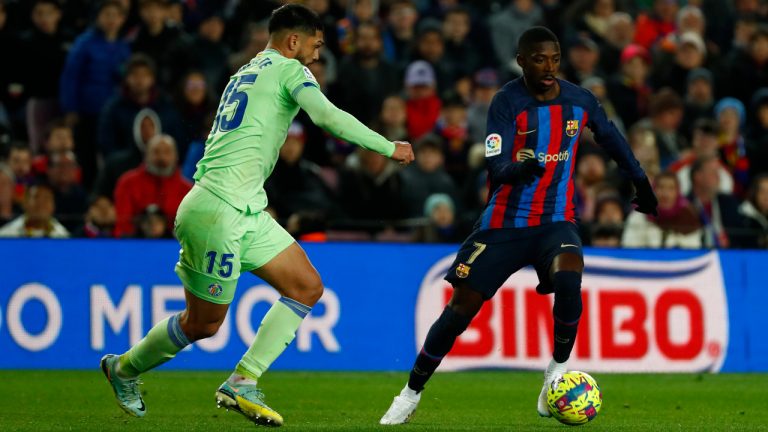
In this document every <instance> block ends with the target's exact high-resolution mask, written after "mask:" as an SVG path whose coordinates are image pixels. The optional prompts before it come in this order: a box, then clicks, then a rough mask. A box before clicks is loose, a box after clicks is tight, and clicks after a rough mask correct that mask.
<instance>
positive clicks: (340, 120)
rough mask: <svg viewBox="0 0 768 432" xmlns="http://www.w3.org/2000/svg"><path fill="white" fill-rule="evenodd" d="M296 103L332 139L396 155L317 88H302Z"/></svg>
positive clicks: (389, 144)
mask: <svg viewBox="0 0 768 432" xmlns="http://www.w3.org/2000/svg"><path fill="white" fill-rule="evenodd" d="M295 98H296V102H297V103H298V104H299V106H300V107H301V108H302V109H303V110H304V111H306V112H307V114H309V118H311V119H312V122H313V123H314V124H316V125H318V126H320V127H321V128H323V129H325V130H326V131H328V132H330V133H331V134H332V135H333V136H335V137H337V138H339V139H342V140H344V141H349V142H351V143H353V144H357V145H359V146H360V147H363V148H365V149H368V150H371V151H375V152H376V153H379V154H382V155H384V156H386V157H391V156H392V153H394V152H395V144H394V143H393V142H391V141H389V140H388V139H386V138H384V137H383V136H381V135H380V134H378V133H376V132H374V131H373V130H371V129H369V128H368V127H367V126H365V125H364V124H362V123H361V122H360V121H359V120H358V119H356V118H355V117H354V116H352V115H351V114H349V113H347V112H345V111H343V110H340V109H339V108H337V107H336V106H335V105H334V104H332V103H331V101H329V100H328V98H327V97H325V95H324V94H323V92H321V91H320V89H319V88H318V87H316V86H305V87H301V88H300V90H299V91H298V92H297V93H296V96H295Z"/></svg>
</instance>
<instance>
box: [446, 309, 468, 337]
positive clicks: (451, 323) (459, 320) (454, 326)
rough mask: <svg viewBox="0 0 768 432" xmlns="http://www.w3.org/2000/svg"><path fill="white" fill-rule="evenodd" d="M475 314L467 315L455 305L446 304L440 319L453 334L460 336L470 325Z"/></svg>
mask: <svg viewBox="0 0 768 432" xmlns="http://www.w3.org/2000/svg"><path fill="white" fill-rule="evenodd" d="M473 317H474V315H467V314H464V313H462V312H461V310H457V309H456V308H455V307H454V306H446V308H445V310H444V311H443V314H442V315H441V316H440V318H439V320H442V324H443V325H444V326H445V328H446V329H448V330H449V331H450V332H451V333H452V334H454V335H456V336H458V335H460V334H462V333H464V330H466V329H467V327H469V324H470V323H471V322H472V318H473Z"/></svg>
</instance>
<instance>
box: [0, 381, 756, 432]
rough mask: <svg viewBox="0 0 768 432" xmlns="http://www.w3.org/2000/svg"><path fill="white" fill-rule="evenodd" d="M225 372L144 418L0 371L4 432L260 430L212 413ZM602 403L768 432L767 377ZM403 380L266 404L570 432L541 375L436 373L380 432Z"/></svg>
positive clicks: (365, 421)
mask: <svg viewBox="0 0 768 432" xmlns="http://www.w3.org/2000/svg"><path fill="white" fill-rule="evenodd" d="M227 375H228V373H227V372H168V371H162V372H152V373H148V374H146V376H144V377H143V380H144V382H145V384H144V385H143V386H142V389H143V392H144V400H145V402H146V404H147V410H148V412H147V416H146V417H145V418H143V419H135V418H132V417H129V416H128V415H126V414H124V413H123V412H122V410H120V408H118V407H117V405H116V403H115V400H114V397H113V394H112V390H111V388H110V387H109V386H108V385H107V383H106V380H105V379H104V377H103V376H102V374H101V372H99V371H96V370H94V371H0V431H49V430H73V431H90V430H94V431H112V430H114V431H117V430H119V431H152V432H159V431H184V432H191V431H230V430H252V429H253V428H255V427H256V426H254V425H253V424H252V423H251V422H249V421H247V420H246V419H245V418H244V417H242V416H241V415H239V414H237V413H235V412H225V411H224V410H223V409H216V404H215V402H214V397H213V393H214V391H215V390H216V388H217V387H218V385H219V384H220V383H221V382H222V381H223V380H224V379H225V378H226V377H227ZM594 376H595V379H596V380H597V382H598V384H599V385H600V388H601V390H602V391H603V408H602V411H601V412H600V415H599V416H598V417H597V418H596V419H595V420H594V421H592V422H591V423H588V424H587V425H584V426H580V429H589V430H595V431H598V430H600V431H614V430H621V431H649V430H652V431H669V430H687V431H712V430H728V431H738V430H744V431H758V430H766V431H768V426H767V425H766V422H765V421H766V420H765V419H766V415H767V414H768V402H766V401H767V400H768V390H766V389H768V375H759V374H738V375H736V374H720V375H706V374H705V375H691V374H684V375H651V374H644V375H640V374H594ZM406 378H407V375H406V374H405V373H333V372H329V373H320V372H270V373H268V374H267V375H265V376H264V378H263V380H262V385H263V388H264V390H265V393H266V395H267V403H269V404H270V406H272V407H273V408H274V409H276V410H277V411H278V412H280V413H281V414H282V415H283V417H284V418H285V422H286V424H285V426H284V427H283V428H282V429H284V430H296V431H304V430H308V431H312V430H323V431H361V430H390V431H392V430H402V431H405V432H408V431H422V430H426V431H444V430H466V431H477V430H480V431H490V430H499V431H500V430H515V431H516V430H525V431H528V430H544V431H556V430H561V431H564V430H567V429H568V430H570V429H569V428H570V427H569V426H565V425H561V424H559V423H558V422H557V421H555V420H553V419H541V418H539V417H538V416H537V414H536V411H535V409H536V408H535V403H536V398H537V396H538V393H539V390H540V388H541V387H540V385H541V374H540V373H538V372H537V373H531V372H462V373H438V374H437V375H435V377H433V379H432V380H431V381H430V383H429V387H428V388H427V390H426V391H425V392H424V396H423V397H422V400H421V404H420V406H419V409H418V410H417V411H416V415H415V416H414V417H413V419H412V420H411V422H410V423H409V424H408V425H405V426H389V427H383V426H378V420H379V418H381V416H382V414H384V412H385V411H386V409H387V408H388V407H389V404H390V402H391V401H392V397H394V395H395V394H397V393H398V392H399V391H400V389H401V388H402V386H403V385H404V383H405V380H406Z"/></svg>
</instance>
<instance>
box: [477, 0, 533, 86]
mask: <svg viewBox="0 0 768 432" xmlns="http://www.w3.org/2000/svg"><path fill="white" fill-rule="evenodd" d="M508 3H509V6H507V7H506V8H504V9H502V10H500V11H498V12H495V13H493V14H492V15H491V16H490V17H489V18H488V30H489V32H490V34H491V41H492V42H493V49H494V51H495V53H496V59H497V60H498V63H499V64H500V65H501V68H502V69H503V70H504V71H505V72H509V71H517V70H519V67H518V66H517V63H516V62H515V57H516V56H517V41H518V39H520V35H522V34H523V32H524V31H525V29H527V28H530V27H533V26H536V25H541V24H543V22H544V11H543V10H542V8H541V6H539V5H538V4H537V3H536V2H534V1H533V0H512V1H509V2H508Z"/></svg>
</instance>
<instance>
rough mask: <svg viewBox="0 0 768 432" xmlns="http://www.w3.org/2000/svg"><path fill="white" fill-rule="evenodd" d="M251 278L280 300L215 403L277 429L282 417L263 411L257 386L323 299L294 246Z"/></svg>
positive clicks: (265, 408) (309, 267)
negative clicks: (266, 287) (272, 291)
mask: <svg viewBox="0 0 768 432" xmlns="http://www.w3.org/2000/svg"><path fill="white" fill-rule="evenodd" d="M253 273H254V274H255V275H256V276H258V277H260V278H261V279H263V280H264V281H266V282H267V283H269V284H270V285H272V286H273V287H275V289H276V290H277V291H278V292H279V293H280V294H282V297H281V298H280V301H278V302H276V303H275V304H274V305H273V306H272V308H271V309H270V310H269V312H267V314H266V315H265V316H264V319H263V320H262V322H261V325H260V326H259V330H258V332H257V333H256V338H255V339H254V341H253V344H252V345H251V347H250V348H249V349H248V351H247V352H246V353H245V355H243V358H242V359H241V360H240V362H239V363H238V365H237V368H236V369H235V372H234V373H233V374H232V375H231V376H230V377H229V379H228V380H227V381H226V382H224V383H223V384H222V385H221V386H220V387H219V389H218V390H217V391H216V401H217V403H218V404H219V406H224V407H227V408H231V409H234V410H236V411H238V412H239V413H241V414H243V415H245V416H246V417H248V418H249V419H251V420H252V421H254V422H255V423H257V424H262V425H267V426H280V425H282V424H283V417H282V416H281V415H280V414H278V413H277V412H276V411H274V410H273V409H271V408H270V407H269V406H267V405H266V403H265V402H264V394H263V393H262V392H261V390H259V389H258V387H257V381H258V379H259V378H260V377H261V375H262V374H263V373H264V372H265V371H266V370H267V368H269V366H270V365H271V364H272V362H273V361H275V359H277V357H278V356H279V355H280V354H282V352H283V350H285V348H286V347H287V346H288V345H289V344H290V343H291V341H292V340H293V338H294V337H295V335H296V329H297V328H298V327H299V325H300V324H301V322H302V320H303V319H304V317H305V316H306V315H307V313H309V311H310V310H311V308H312V306H314V305H315V303H317V301H318V300H319V299H320V296H321V295H322V294H323V283H322V281H321V280H320V275H318V273H317V270H315V268H314V267H313V266H312V264H311V263H310V262H309V258H307V255H306V254H305V253H304V250H303V249H301V247H300V246H299V245H298V244H297V243H293V244H292V245H291V246H289V247H288V248H286V249H285V250H284V251H282V252H280V253H279V254H278V255H277V256H276V257H275V258H273V259H272V260H271V261H269V262H268V263H267V264H265V265H264V266H262V267H260V268H258V269H256V270H253Z"/></svg>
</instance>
